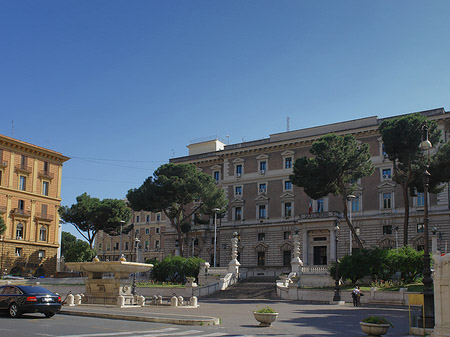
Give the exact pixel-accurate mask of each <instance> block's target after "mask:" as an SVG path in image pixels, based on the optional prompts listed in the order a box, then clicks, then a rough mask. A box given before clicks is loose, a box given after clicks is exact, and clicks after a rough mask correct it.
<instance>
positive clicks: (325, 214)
mask: <svg viewBox="0 0 450 337" xmlns="http://www.w3.org/2000/svg"><path fill="white" fill-rule="evenodd" d="M339 214H340V213H339V212H316V213H307V214H300V219H317V218H336V217H339Z"/></svg>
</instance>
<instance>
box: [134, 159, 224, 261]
mask: <svg viewBox="0 0 450 337" xmlns="http://www.w3.org/2000/svg"><path fill="white" fill-rule="evenodd" d="M127 199H128V202H129V205H130V207H131V208H132V209H134V210H135V211H140V210H145V211H151V212H160V211H162V212H164V214H165V215H166V216H167V218H168V219H169V220H170V223H171V225H172V227H173V228H174V229H175V230H176V231H177V233H178V240H179V242H180V243H181V245H180V254H181V255H183V247H182V243H183V240H182V236H183V229H182V224H184V223H186V222H188V221H191V220H190V219H191V216H192V214H194V213H202V214H207V215H212V214H214V211H213V210H214V209H215V208H218V209H220V210H221V212H225V211H226V206H227V199H226V197H225V193H224V191H223V189H221V188H218V187H217V186H216V184H215V182H214V179H213V178H212V177H211V176H209V175H207V174H205V173H202V172H200V171H198V170H197V168H196V167H195V165H191V164H165V165H162V166H160V167H159V168H158V169H157V170H156V171H155V172H154V174H153V177H148V178H147V179H146V180H145V181H144V183H143V184H142V185H141V186H140V187H139V188H137V189H132V190H129V191H128V194H127ZM194 201H195V203H194ZM184 229H185V230H186V228H184Z"/></svg>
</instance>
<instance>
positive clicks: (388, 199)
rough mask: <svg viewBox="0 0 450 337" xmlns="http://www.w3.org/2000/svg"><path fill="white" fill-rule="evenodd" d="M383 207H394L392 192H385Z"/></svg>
mask: <svg viewBox="0 0 450 337" xmlns="http://www.w3.org/2000/svg"><path fill="white" fill-rule="evenodd" d="M383 208H384V209H391V208H392V193H383Z"/></svg>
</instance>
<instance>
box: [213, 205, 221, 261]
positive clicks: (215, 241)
mask: <svg viewBox="0 0 450 337" xmlns="http://www.w3.org/2000/svg"><path fill="white" fill-rule="evenodd" d="M218 211H220V208H213V212H214V268H215V267H216V254H217V252H216V248H217V212H218Z"/></svg>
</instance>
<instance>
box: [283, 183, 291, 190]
mask: <svg viewBox="0 0 450 337" xmlns="http://www.w3.org/2000/svg"><path fill="white" fill-rule="evenodd" d="M284 190H285V191H290V190H292V181H290V180H286V181H285V182H284Z"/></svg>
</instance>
